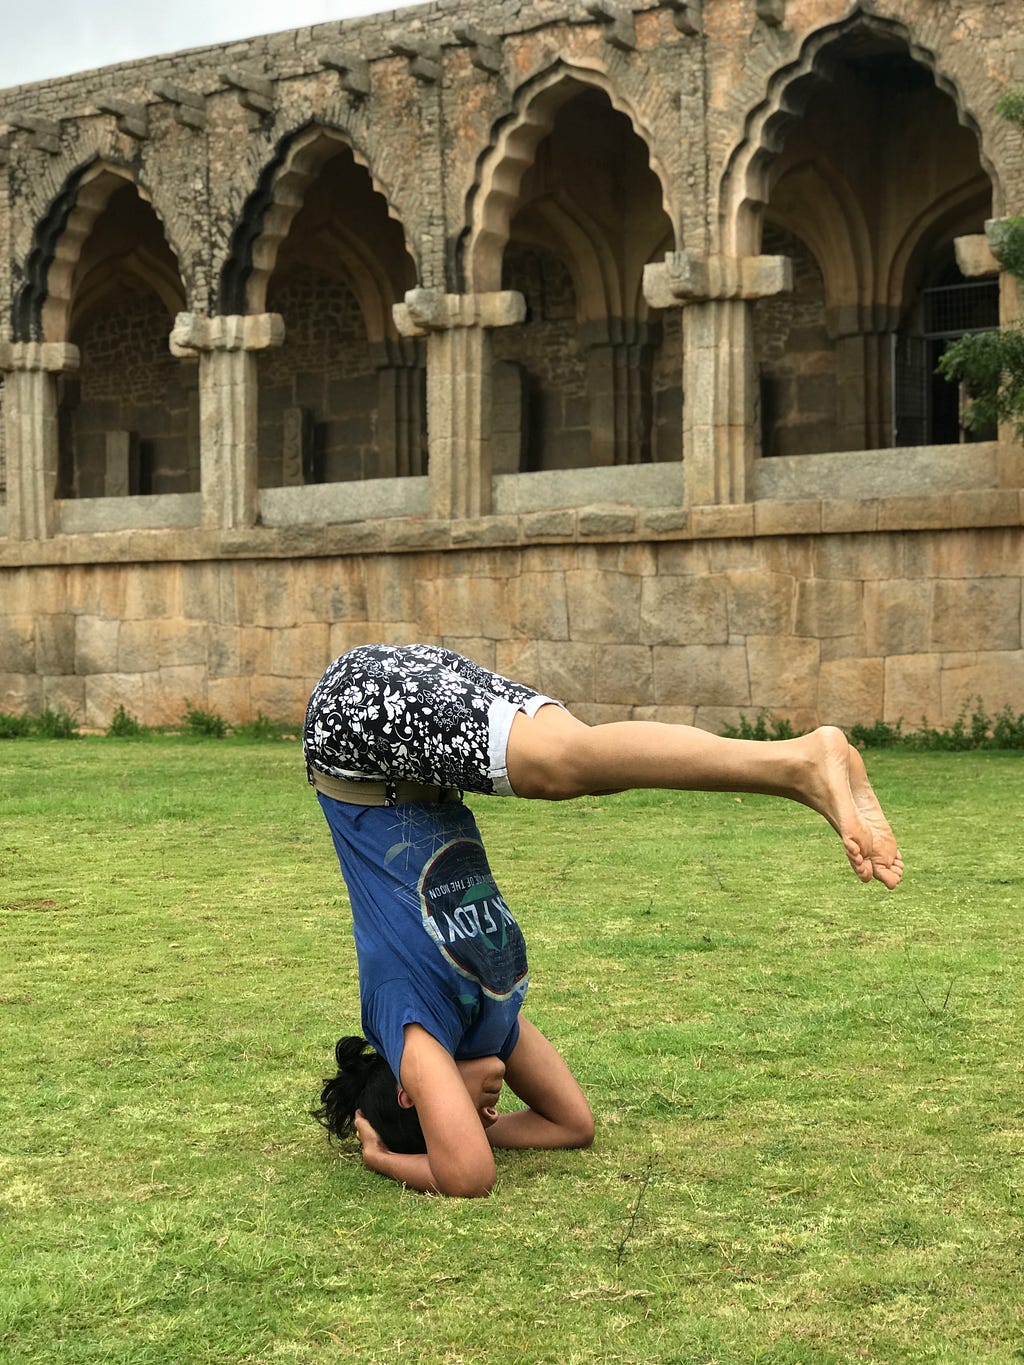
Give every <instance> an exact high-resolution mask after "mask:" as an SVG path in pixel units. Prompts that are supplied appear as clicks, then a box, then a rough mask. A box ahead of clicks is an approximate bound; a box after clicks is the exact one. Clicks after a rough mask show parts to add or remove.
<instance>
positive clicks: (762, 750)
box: [507, 706, 903, 888]
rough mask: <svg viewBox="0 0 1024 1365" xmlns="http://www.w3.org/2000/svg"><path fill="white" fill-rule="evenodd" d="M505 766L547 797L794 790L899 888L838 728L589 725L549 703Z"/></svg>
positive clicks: (854, 855) (884, 832) (884, 827)
mask: <svg viewBox="0 0 1024 1365" xmlns="http://www.w3.org/2000/svg"><path fill="white" fill-rule="evenodd" d="M507 763H508V777H509V782H510V784H511V786H512V790H513V791H514V792H515V793H516V794H517V795H518V796H524V797H532V798H536V799H541V800H548V801H560V800H565V799H567V798H570V797H574V796H585V795H598V794H601V793H606V792H611V791H622V790H626V789H629V788H633V787H662V788H666V789H668V790H684V791H728V792H757V793H760V794H763V795H766V796H782V797H787V798H788V799H789V800H791V801H799V802H801V803H802V804H803V805H805V806H810V808H811V809H812V810H816V811H817V812H818V814H819V815H821V816H823V817H824V818H825V819H826V820H827V821H828V822H829V824H830V825H831V826H832V828H833V829H834V830H835V831H836V833H837V834H838V835H839V837H840V838H841V839H842V841H843V847H844V848H845V850H846V856H847V857H848V858H849V860H850V865H851V866H852V868H853V870H854V872H855V873H856V874H857V876H858V877H859V878H860V879H861V881H863V882H869V881H871V879H872V878H877V879H878V880H879V881H880V882H882V884H883V885H884V886H887V887H890V888H891V887H894V886H895V885H896V884H897V883H898V882H899V880H900V878H901V877H902V875H903V859H902V858H901V857H900V853H899V849H898V848H897V846H896V840H895V838H894V836H893V833H892V830H891V829H890V827H889V824H888V821H887V820H886V818H885V815H884V814H883V812H882V808H881V806H880V805H879V803H878V799H877V797H876V796H875V793H874V791H873V790H872V787H871V784H870V782H869V781H868V776H867V772H866V770H865V768H864V763H863V761H862V759H861V757H860V754H859V753H857V751H856V749H854V748H852V746H851V745H850V744H849V743H848V741H847V739H846V736H845V735H844V734H843V733H842V731H841V730H837V729H835V728H834V727H832V726H822V727H821V729H818V730H814V731H812V733H811V734H808V735H801V736H800V737H799V738H797V739H786V740H744V739H725V738H723V737H722V736H721V735H712V734H709V733H708V732H707V731H705V730H699V729H696V728H695V727H693V726H690V725H663V724H660V723H658V722H655V721H618V722H613V723H612V724H608V725H593V726H590V725H585V724H584V723H583V722H582V721H580V720H577V719H576V718H575V717H574V716H572V715H570V714H569V713H568V712H567V711H564V710H562V708H561V707H557V706H542V707H541V708H540V710H539V711H538V712H537V714H536V715H535V716H532V717H531V716H527V715H525V714H523V713H520V714H518V715H517V716H516V718H515V720H514V721H513V723H512V730H511V733H510V735H509V741H508V750H507Z"/></svg>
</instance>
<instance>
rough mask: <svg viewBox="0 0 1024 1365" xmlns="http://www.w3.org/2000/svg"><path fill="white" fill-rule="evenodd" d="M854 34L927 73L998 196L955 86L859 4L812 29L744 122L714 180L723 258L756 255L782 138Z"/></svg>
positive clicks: (978, 133)
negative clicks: (897, 52)
mask: <svg viewBox="0 0 1024 1365" xmlns="http://www.w3.org/2000/svg"><path fill="white" fill-rule="evenodd" d="M859 34H865V35H870V36H872V37H875V38H881V39H883V40H885V41H886V42H888V43H890V44H893V45H899V46H902V47H903V48H904V49H905V50H906V51H907V53H908V54H909V56H910V57H911V58H912V60H913V61H914V62H916V63H917V64H919V65H921V66H922V67H924V68H925V69H926V70H927V71H929V73H930V74H931V76H932V78H933V80H934V81H935V85H936V87H937V89H938V90H939V91H940V92H941V93H942V94H944V95H946V96H948V97H949V98H950V99H951V100H952V102H953V105H954V107H955V109H956V115H957V119H958V121H959V122H960V123H961V124H962V125H963V126H964V127H965V128H968V129H969V130H970V131H971V132H973V133H974V135H975V137H976V139H977V142H978V154H979V159H980V161H981V164H982V167H983V169H984V171H985V173H986V175H987V176H988V178H989V180H990V182H991V184H992V187H993V193H994V194H996V195H998V176H997V172H996V170H995V167H994V165H993V162H992V159H991V157H990V156H989V155H988V152H987V149H986V146H985V138H984V133H983V130H982V128H981V126H980V125H979V123H978V121H977V120H976V119H975V117H974V116H973V114H972V113H971V111H970V109H969V107H968V104H967V101H966V99H965V98H964V95H963V92H962V90H961V88H960V85H959V84H958V82H956V81H955V80H954V79H953V78H952V77H951V76H950V75H949V74H948V73H947V72H946V71H945V70H944V69H943V67H942V65H941V63H940V62H939V60H938V58H937V56H936V54H935V53H934V52H933V51H932V50H931V49H930V48H928V47H926V46H924V45H923V44H922V43H920V42H918V41H917V40H916V39H915V38H914V36H913V34H912V33H911V31H910V29H909V28H908V27H907V25H906V24H903V23H901V22H899V21H898V20H895V19H888V18H882V17H880V16H877V15H874V14H868V13H865V12H864V11H863V10H862V9H861V6H860V4H859V3H858V4H856V5H855V7H854V11H853V13H851V14H850V15H848V16H847V17H846V18H845V19H843V20H841V21H840V22H838V23H835V24H830V25H827V26H826V27H824V28H821V29H818V30H816V31H815V32H814V33H812V34H811V35H810V36H809V37H808V38H807V39H806V40H805V41H804V43H803V44H802V46H801V48H800V52H799V54H798V56H797V58H796V60H795V61H793V62H791V63H789V64H787V65H786V66H784V67H781V68H780V69H779V70H778V71H776V73H775V74H774V76H773V77H772V79H771V80H770V81H769V83H768V88H767V92H766V95H765V98H764V99H763V100H761V101H760V103H758V104H757V105H756V106H755V107H754V108H753V109H751V111H750V112H749V114H748V115H747V118H746V120H745V123H744V129H743V135H742V137H741V138H740V140H739V141H738V143H737V144H736V146H735V147H734V148H733V151H732V152H731V154H730V155H729V157H728V159H727V162H726V165H725V169H724V171H723V173H722V176H721V178H720V181H719V192H718V231H719V237H720V249H721V250H722V252H723V253H724V254H725V255H732V256H740V255H748V254H756V252H757V250H758V237H759V234H760V224H761V214H762V210H763V208H764V205H765V204H766V203H767V201H768V197H769V188H768V177H769V171H770V168H771V165H772V162H773V161H774V158H775V156H776V154H777V153H778V151H779V149H780V147H781V144H782V141H783V138H784V135H785V132H786V130H787V128H788V127H789V126H790V125H791V124H792V123H793V122H794V120H796V119H798V118H799V117H800V116H801V115H802V113H803V112H804V109H805V107H806V105H807V102H808V100H809V99H810V97H811V96H812V94H813V93H814V91H815V89H816V87H817V85H818V82H819V81H820V80H821V79H822V78H827V76H828V74H829V68H830V65H831V62H832V60H833V56H834V53H835V49H836V45H837V44H838V43H839V42H840V41H841V40H843V39H844V38H849V37H851V36H853V37H856V36H857V35H859Z"/></svg>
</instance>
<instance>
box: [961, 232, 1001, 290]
mask: <svg viewBox="0 0 1024 1365" xmlns="http://www.w3.org/2000/svg"><path fill="white" fill-rule="evenodd" d="M953 246H954V248H955V250H956V263H957V266H958V267H959V270H960V273H961V274H962V275H966V276H967V278H968V279H973V278H975V277H977V276H979V275H998V274H999V272H1000V270H1001V269H1002V266H1001V265H1000V264H999V262H998V260H997V259H996V257H995V254H994V253H993V251H992V246H991V244H990V242H989V239H988V236H987V235H986V234H985V233H984V232H972V233H970V234H969V235H968V236H965V237H954V238H953Z"/></svg>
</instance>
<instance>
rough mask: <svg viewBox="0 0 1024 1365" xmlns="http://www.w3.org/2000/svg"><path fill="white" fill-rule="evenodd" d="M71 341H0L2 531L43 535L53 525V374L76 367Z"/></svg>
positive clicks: (27, 537) (31, 537) (30, 536)
mask: <svg viewBox="0 0 1024 1365" xmlns="http://www.w3.org/2000/svg"><path fill="white" fill-rule="evenodd" d="M78 363H79V354H78V347H77V346H69V345H67V344H65V343H63V342H41V341H14V342H4V343H2V344H0V370H3V371H4V373H5V379H4V411H3V419H4V443H5V446H6V452H7V534H8V535H9V536H10V537H11V538H12V539H14V540H46V539H48V538H49V537H50V536H52V535H53V534H54V533H55V531H56V530H57V505H56V492H57V451H58V442H57V376H58V375H59V374H62V373H64V372H66V371H70V370H77V369H78Z"/></svg>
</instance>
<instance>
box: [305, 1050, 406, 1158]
mask: <svg viewBox="0 0 1024 1365" xmlns="http://www.w3.org/2000/svg"><path fill="white" fill-rule="evenodd" d="M334 1057H335V1060H336V1061H337V1063H338V1074H337V1075H336V1076H332V1077H331V1078H330V1079H329V1080H325V1081H324V1088H323V1090H322V1091H321V1093H320V1108H319V1109H314V1110H313V1111H312V1114H313V1118H315V1119H316V1121H317V1122H318V1123H321V1124H323V1126H324V1127H325V1128H326V1129H327V1131H328V1133H329V1134H330V1135H331V1136H332V1137H339V1138H340V1137H347V1136H348V1134H349V1133H353V1132H355V1117H356V1110H357V1109H359V1110H361V1111H362V1114H363V1117H364V1118H365V1119H366V1121H367V1122H368V1123H369V1124H370V1126H371V1127H372V1128H374V1129H375V1130H376V1131H377V1133H378V1135H379V1136H380V1140H381V1142H383V1143H384V1146H385V1147H387V1148H388V1149H389V1150H390V1151H392V1152H425V1151H426V1150H427V1144H426V1141H425V1139H424V1137H423V1129H422V1128H421V1127H420V1120H419V1115H418V1114H417V1113H416V1110H415V1109H403V1108H402V1106H401V1105H400V1104H399V1103H398V1081H397V1080H396V1079H395V1074H394V1072H393V1071H392V1070H391V1068H390V1067H389V1066H388V1064H387V1061H386V1060H385V1059H384V1058H383V1057H381V1056H380V1054H379V1053H377V1052H375V1051H374V1050H373V1048H372V1047H371V1046H370V1044H369V1043H368V1042H367V1041H366V1039H365V1038H359V1037H351V1038H339V1039H338V1042H337V1045H336V1047H335V1049H334Z"/></svg>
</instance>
